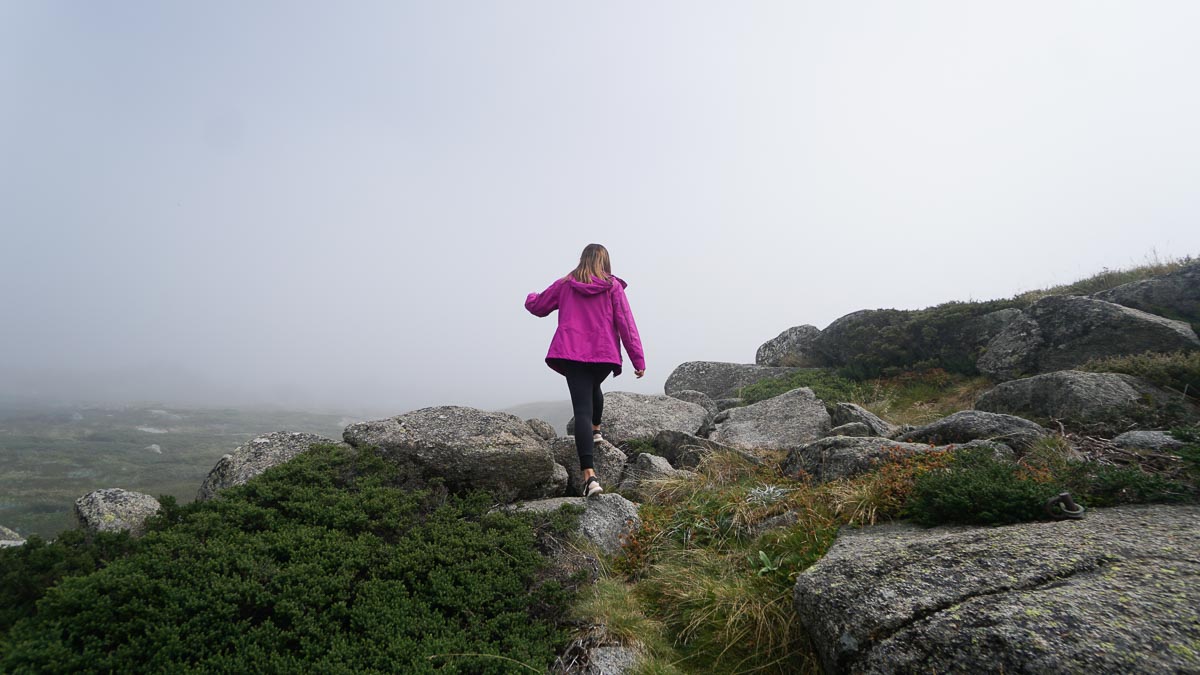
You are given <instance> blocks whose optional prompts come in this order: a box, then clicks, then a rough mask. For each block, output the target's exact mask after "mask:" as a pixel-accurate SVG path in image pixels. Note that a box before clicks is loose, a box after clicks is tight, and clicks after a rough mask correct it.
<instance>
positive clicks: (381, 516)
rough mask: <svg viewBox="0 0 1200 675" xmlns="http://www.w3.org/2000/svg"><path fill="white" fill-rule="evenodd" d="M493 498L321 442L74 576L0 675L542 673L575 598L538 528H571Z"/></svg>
mask: <svg viewBox="0 0 1200 675" xmlns="http://www.w3.org/2000/svg"><path fill="white" fill-rule="evenodd" d="M491 506H492V501H491V499H490V497H489V496H488V495H487V494H486V493H471V494H467V495H462V496H456V495H450V494H448V493H447V492H446V490H444V489H442V488H441V487H440V486H438V485H436V484H435V485H426V486H419V485H416V484H415V483H413V482H412V481H411V480H410V479H409V478H408V477H406V476H404V475H403V474H402V473H401V472H400V471H399V470H398V469H396V468H395V466H394V465H392V464H390V463H388V462H386V461H384V460H383V459H382V458H381V457H380V456H379V455H378V454H377V453H374V452H370V451H362V452H357V453H355V452H350V451H347V450H344V449H341V448H339V447H337V446H325V447H322V446H316V447H314V448H313V449H312V450H311V451H309V452H308V453H306V454H304V455H302V456H301V457H300V458H298V459H296V460H294V461H292V462H289V463H287V464H284V465H282V466H279V467H276V468H273V469H271V470H269V471H268V472H266V473H265V474H263V475H262V476H260V477H259V478H257V479H255V480H253V481H251V482H249V483H248V484H246V485H244V486H240V487H237V488H232V489H229V490H227V491H226V492H224V493H223V495H222V497H221V498H219V499H216V500H212V501H207V502H200V503H194V504H190V505H188V506H185V507H183V508H179V509H173V510H172V512H171V513H169V514H168V515H167V517H165V518H163V519H161V520H162V521H163V522H161V523H160V524H159V526H157V527H155V528H151V530H150V531H149V533H148V534H146V535H145V537H144V538H142V539H141V540H139V541H138V542H137V544H136V546H134V547H133V548H132V549H131V550H130V551H129V552H128V553H127V554H126V555H123V556H115V557H114V558H113V559H111V560H110V561H109V562H108V564H107V565H105V566H103V567H101V568H100V569H98V570H97V571H95V572H92V573H90V574H84V575H81V576H67V577H66V578H63V579H62V580H61V581H60V582H59V583H58V584H57V585H55V586H53V587H51V588H49V590H48V591H46V593H45V595H44V597H42V598H41V599H40V600H39V601H38V602H37V605H36V611H35V613H34V614H33V615H32V616H26V617H25V618H21V619H19V620H17V621H16V622H15V624H14V625H13V626H12V627H11V629H10V630H9V631H8V634H7V635H6V636H4V637H3V640H2V642H0V671H4V672H21V671H36V672H99V671H103V672H121V671H124V672H142V671H156V672H178V671H186V670H206V671H225V672H299V671H306V672H307V671H312V672H373V671H386V672H409V673H412V672H432V671H434V670H438V671H445V672H462V673H508V672H514V671H515V670H517V669H532V670H535V671H540V670H544V669H545V668H546V666H547V665H548V664H550V662H551V661H552V660H553V659H554V656H555V654H556V653H557V650H558V648H559V647H561V645H562V644H563V643H564V642H565V640H566V635H565V633H564V631H563V630H562V629H561V628H560V627H559V625H558V624H559V621H560V620H561V619H562V618H563V617H564V616H565V612H566V611H567V609H568V607H569V604H570V602H571V599H572V594H573V592H572V590H571V588H569V587H566V586H564V585H562V584H560V583H558V582H556V581H553V580H547V578H546V575H545V573H544V571H543V566H544V560H543V558H542V557H541V556H540V555H539V554H538V541H539V539H538V534H539V529H541V528H550V529H555V530H557V531H559V532H562V531H563V530H565V528H566V527H568V525H569V523H568V522H566V521H565V520H564V519H563V518H562V517H561V515H560V516H556V517H554V518H545V517H543V518H541V519H540V520H539V517H536V516H515V515H507V514H502V513H488V510H489V508H490V507H491ZM85 566H86V565H83V564H80V565H77V567H85Z"/></svg>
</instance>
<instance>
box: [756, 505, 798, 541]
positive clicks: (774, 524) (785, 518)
mask: <svg viewBox="0 0 1200 675" xmlns="http://www.w3.org/2000/svg"><path fill="white" fill-rule="evenodd" d="M798 522H800V514H798V513H796V512H795V511H784V512H783V513H781V514H779V515H777V516H771V517H770V518H767V519H766V520H764V521H762V522H761V523H758V524H757V525H755V526H754V527H753V529H752V530H751V536H754V537H757V536H759V535H761V534H762V533H763V532H768V531H770V530H776V529H779V528H781V527H791V526H792V525H795V524H796V523H798Z"/></svg>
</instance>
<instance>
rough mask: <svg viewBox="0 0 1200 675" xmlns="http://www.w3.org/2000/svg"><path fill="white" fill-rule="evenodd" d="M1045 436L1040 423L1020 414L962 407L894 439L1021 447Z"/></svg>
mask: <svg viewBox="0 0 1200 675" xmlns="http://www.w3.org/2000/svg"><path fill="white" fill-rule="evenodd" d="M1049 435H1050V432H1048V431H1047V430H1046V429H1045V428H1043V427H1042V426H1041V425H1040V424H1037V423H1036V422H1030V421H1029V420H1027V419H1023V418H1021V417H1016V416H1013V415H1004V414H1000V413H991V412H983V411H980V410H962V411H959V412H956V413H954V414H953V415H948V416H946V417H943V418H942V419H940V420H937V421H935V422H932V423H930V424H926V425H925V426H923V427H918V428H917V429H914V430H912V431H909V432H907V433H904V434H901V435H899V436H897V437H896V440H898V441H904V442H906V443H932V444H934V445H947V444H949V443H967V442H970V441H974V440H993V441H998V442H1000V443H1004V444H1005V445H1007V446H1009V447H1012V448H1017V449H1022V450H1023V449H1026V448H1028V447H1030V446H1031V445H1033V444H1034V443H1036V442H1037V441H1038V440H1039V439H1042V438H1046V437H1047V436H1049Z"/></svg>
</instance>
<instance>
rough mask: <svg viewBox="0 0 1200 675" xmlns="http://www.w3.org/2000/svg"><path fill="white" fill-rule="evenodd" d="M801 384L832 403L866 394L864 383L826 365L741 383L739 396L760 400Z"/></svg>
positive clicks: (747, 399) (748, 402) (754, 401)
mask: <svg viewBox="0 0 1200 675" xmlns="http://www.w3.org/2000/svg"><path fill="white" fill-rule="evenodd" d="M799 387H808V388H810V389H812V391H813V394H814V395H815V396H816V397H817V398H819V399H821V400H822V401H827V402H829V403H834V402H836V401H858V400H861V399H862V397H863V395H864V394H865V391H866V390H865V389H864V388H863V387H862V385H861V384H859V383H857V382H854V381H852V380H849V379H847V378H844V377H842V376H840V375H838V374H837V373H835V372H834V371H833V370H830V369H827V368H812V369H806V370H798V371H796V372H794V373H792V374H791V375H787V376H784V377H773V378H770V379H766V380H761V381H759V382H756V383H754V384H752V385H749V386H746V387H742V388H741V389H740V390H739V391H738V396H739V397H740V398H741V399H742V401H743V402H745V403H746V404H750V403H758V402H759V401H765V400H767V399H769V398H772V397H775V396H778V395H780V394H785V393H787V392H789V391H791V390H793V389H796V388H799Z"/></svg>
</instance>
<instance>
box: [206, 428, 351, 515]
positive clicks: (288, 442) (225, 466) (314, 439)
mask: <svg viewBox="0 0 1200 675" xmlns="http://www.w3.org/2000/svg"><path fill="white" fill-rule="evenodd" d="M314 445H339V443H338V442H337V441H335V440H333V439H332V438H325V437H324V436H317V435H316V434H306V433H300V432H296V431H275V432H272V433H269V434H264V435H262V436H259V437H258V438H255V439H254V440H252V441H250V442H248V443H246V444H245V445H240V446H238V448H237V449H236V450H234V451H233V452H232V453H230V454H227V455H225V456H223V457H221V459H219V460H218V461H217V463H216V465H215V466H213V468H212V470H211V471H209V472H208V476H207V477H205V479H204V482H203V483H201V484H200V491H199V492H197V493H196V501H204V500H206V499H212V498H213V497H215V496H216V495H217V492H219V491H221V490H223V489H225V488H227V487H233V486H234V485H242V484H243V483H245V482H246V481H248V480H250V479H251V478H254V477H255V476H257V475H259V474H261V473H262V472H264V471H266V470H267V469H269V468H271V467H273V466H278V465H280V464H283V463H284V462H288V461H290V460H292V459H294V458H295V457H296V456H297V455H299V454H300V453H302V452H307V451H308V449H309V448H311V447H312V446H314Z"/></svg>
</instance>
